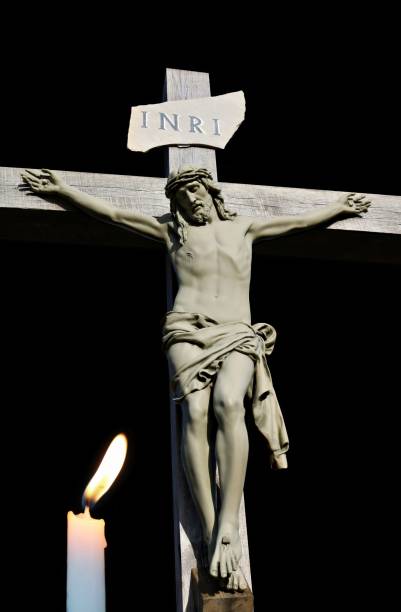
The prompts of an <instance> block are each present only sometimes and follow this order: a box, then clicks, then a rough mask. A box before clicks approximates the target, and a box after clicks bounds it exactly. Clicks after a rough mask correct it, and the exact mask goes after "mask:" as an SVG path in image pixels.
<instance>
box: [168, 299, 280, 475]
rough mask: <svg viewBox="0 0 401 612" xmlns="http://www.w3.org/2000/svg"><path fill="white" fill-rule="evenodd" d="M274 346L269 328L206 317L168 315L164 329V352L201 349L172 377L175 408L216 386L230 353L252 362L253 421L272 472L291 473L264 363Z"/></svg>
mask: <svg viewBox="0 0 401 612" xmlns="http://www.w3.org/2000/svg"><path fill="white" fill-rule="evenodd" d="M275 340H276V330H275V329H274V327H272V326H271V325H268V324H267V323H256V324H255V325H251V324H248V323H244V322H242V321H235V322H230V323H218V322H217V321H214V320H213V319H211V318H209V317H207V316H205V315H202V314H193V313H187V312H175V311H170V312H168V313H167V314H166V317H165V319H164V324H163V338H162V342H163V348H164V349H165V351H168V350H169V348H170V347H171V346H173V345H174V344H177V343H178V342H188V343H190V344H193V345H194V346H197V347H199V348H200V349H201V351H197V352H196V354H195V355H194V356H193V358H192V359H190V360H188V361H185V363H184V364H183V365H181V366H180V367H178V368H177V370H176V371H175V372H173V373H172V379H171V387H172V391H173V396H174V400H175V401H176V402H180V401H182V400H183V399H184V398H185V397H186V396H187V395H189V394H190V393H193V392H194V391H198V390H200V389H204V388H205V387H207V386H208V385H210V384H211V383H213V381H214V380H215V378H216V376H217V374H218V372H219V370H220V368H221V366H222V364H223V362H224V360H225V359H226V358H227V357H228V356H229V355H230V354H231V353H232V351H238V352H239V353H243V354H244V355H248V357H250V358H251V359H252V361H253V362H254V364H255V369H254V375H253V378H252V381H251V383H250V385H249V388H248V396H249V397H250V398H251V401H252V412H253V416H254V419H255V423H256V425H257V427H258V429H259V430H260V431H261V433H262V434H263V435H264V437H265V438H266V440H267V442H268V445H269V448H270V452H271V459H270V463H271V467H272V468H274V469H282V468H286V467H287V459H286V456H285V453H286V452H287V450H288V436H287V431H286V428H285V424H284V419H283V415H282V413H281V410H280V406H279V403H278V400H277V396H276V392H275V390H274V387H273V382H272V378H271V374H270V370H269V367H268V365H267V360H266V356H267V355H270V354H271V352H272V351H273V348H274V343H275Z"/></svg>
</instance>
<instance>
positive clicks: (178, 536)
mask: <svg viewBox="0 0 401 612" xmlns="http://www.w3.org/2000/svg"><path fill="white" fill-rule="evenodd" d="M208 96H210V83H209V75H208V73H205V72H192V71H187V70H173V69H170V68H168V69H167V71H166V80H165V87H164V99H165V100H166V101H167V100H168V101H172V100H185V99H193V98H205V97H208ZM183 165H194V166H198V167H203V168H207V169H208V170H210V171H211V173H212V175H213V178H214V179H215V180H217V168H216V154H215V152H214V151H213V150H212V149H209V148H207V147H192V146H190V147H168V153H167V163H166V174H167V175H168V174H169V173H170V172H171V171H172V170H175V169H177V168H179V167H180V166H183ZM166 270H167V310H171V308H172V306H173V302H174V289H173V284H174V283H173V277H172V269H171V264H170V261H169V260H168V261H167V266H166ZM170 410H171V453H172V471H173V516H174V545H175V576H176V596H177V612H192V609H193V608H192V601H191V599H190V598H189V591H190V582H191V569H192V568H194V567H196V559H195V555H194V550H193V549H194V546H195V547H196V546H197V545H199V544H200V542H201V539H202V531H201V526H200V521H199V519H198V516H197V512H196V510H195V506H194V504H193V502H192V498H191V495H190V492H189V489H188V486H187V483H186V479H185V474H184V471H183V468H182V464H181V457H180V415H179V413H178V412H177V406H176V405H175V403H174V401H173V400H171V401H170ZM240 534H241V544H242V551H243V556H242V560H241V569H242V572H243V574H244V576H245V578H246V580H247V582H248V585H249V586H251V573H250V563H249V549H248V535H247V529H246V518H245V505H244V498H243V497H242V502H241V508H240Z"/></svg>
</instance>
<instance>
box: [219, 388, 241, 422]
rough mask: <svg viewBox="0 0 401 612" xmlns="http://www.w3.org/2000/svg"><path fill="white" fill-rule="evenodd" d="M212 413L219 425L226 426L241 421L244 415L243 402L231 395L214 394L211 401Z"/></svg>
mask: <svg viewBox="0 0 401 612" xmlns="http://www.w3.org/2000/svg"><path fill="white" fill-rule="evenodd" d="M213 408H214V414H215V415H216V419H217V422H218V423H219V425H220V426H221V427H227V426H230V425H234V424H236V423H238V421H243V419H244V416H245V409H244V402H243V400H242V398H240V397H233V396H232V395H229V394H227V395H225V396H224V395H223V396H222V395H218V396H217V397H216V396H215V398H214V402H213Z"/></svg>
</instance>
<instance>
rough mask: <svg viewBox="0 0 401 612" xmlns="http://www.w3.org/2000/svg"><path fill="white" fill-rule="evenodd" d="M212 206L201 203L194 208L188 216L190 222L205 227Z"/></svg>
mask: <svg viewBox="0 0 401 612" xmlns="http://www.w3.org/2000/svg"><path fill="white" fill-rule="evenodd" d="M212 206H213V204H208V203H206V202H201V203H199V204H198V205H196V206H195V211H192V213H191V215H190V222H191V223H194V224H195V225H205V223H207V222H208V220H209V219H210V211H211V208H212Z"/></svg>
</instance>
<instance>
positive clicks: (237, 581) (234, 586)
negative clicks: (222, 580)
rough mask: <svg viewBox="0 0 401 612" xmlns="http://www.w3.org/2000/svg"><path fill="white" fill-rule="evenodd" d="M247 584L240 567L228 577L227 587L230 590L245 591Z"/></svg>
mask: <svg viewBox="0 0 401 612" xmlns="http://www.w3.org/2000/svg"><path fill="white" fill-rule="evenodd" d="M246 587H247V584H246V582H245V579H244V577H243V575H242V572H241V570H240V568H238V569H237V570H235V572H231V574H230V575H229V577H228V580H227V585H226V589H227V590H229V591H245V589H246Z"/></svg>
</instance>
